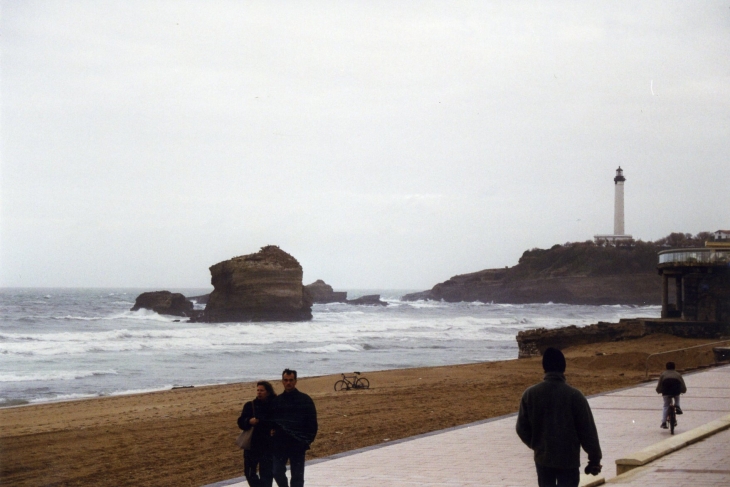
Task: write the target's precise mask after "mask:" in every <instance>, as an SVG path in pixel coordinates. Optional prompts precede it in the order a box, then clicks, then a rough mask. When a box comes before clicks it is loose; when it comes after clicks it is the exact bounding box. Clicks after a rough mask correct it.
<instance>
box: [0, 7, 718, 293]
mask: <svg viewBox="0 0 730 487" xmlns="http://www.w3.org/2000/svg"><path fill="white" fill-rule="evenodd" d="M0 49H1V50H0V97H1V102H0V103H1V105H0V109H1V113H0V137H1V138H0V144H1V145H0V151H1V152H0V156H1V159H0V161H1V163H0V286H7V287H25V286H27V287H137V288H139V287H142V288H149V290H159V289H167V288H181V287H210V272H209V270H208V268H209V267H210V266H211V265H213V264H215V263H217V262H220V261H223V260H226V259H229V258H232V257H234V256H238V255H244V254H249V253H253V252H256V251H258V250H259V249H260V248H261V247H262V246H265V245H269V244H274V245H278V246H279V247H281V248H282V249H283V250H285V251H286V252H288V253H290V254H291V255H293V256H294V257H295V258H296V259H297V260H298V261H299V262H300V264H301V265H302V267H303V269H304V282H305V284H307V283H310V282H313V281H314V280H316V279H323V280H325V281H326V282H327V283H329V284H331V285H332V286H333V287H334V288H335V289H336V290H337V289H342V290H346V289H348V288H349V289H355V288H381V289H413V290H419V289H428V288H430V287H432V286H433V285H434V284H436V283H438V282H442V281H444V280H446V279H448V278H449V277H451V276H453V275H456V274H463V273H467V272H474V271H478V270H481V269H486V268H496V267H504V266H513V265H515V264H517V262H518V260H519V258H520V256H521V255H522V253H523V252H524V251H525V250H528V249H532V248H536V247H537V248H549V247H551V246H553V245H554V244H562V243H565V242H576V241H585V240H590V239H592V238H593V235H595V234H607V233H609V234H610V233H612V232H613V194H614V183H613V177H614V175H615V170H616V168H617V167H618V166H619V165H620V166H621V167H622V168H623V170H624V176H625V177H626V183H625V208H626V210H625V214H626V229H625V230H626V233H628V234H631V235H633V236H634V238H640V239H642V240H656V239H658V238H661V237H663V236H666V235H667V234H669V233H671V232H685V233H693V234H696V233H698V232H700V231H715V230H718V229H730V162H729V161H728V157H729V154H730V1H727V0H725V1H704V2H685V1H639V2H540V1H503V2H502V1H494V2H484V1H473V2H472V1H455V2H425V1H423V2H412V1H400V2H399V1H382V2H381V1H351V2H327V1H313V2H310V1H297V2H294V1H286V2H285V1H265V2H263V1H262V2H252V1H206V2H203V1H191V2H185V1H169V2H167V1H153V0H144V1H133V0H124V1H113V0H112V1H105V2H97V1H73V0H65V1H60V2H55V1H32V0H28V1H26V0H23V1H20V0H0Z"/></svg>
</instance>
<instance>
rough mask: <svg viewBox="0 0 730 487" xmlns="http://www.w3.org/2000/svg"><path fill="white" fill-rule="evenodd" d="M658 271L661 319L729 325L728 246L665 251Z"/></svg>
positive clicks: (660, 259)
mask: <svg viewBox="0 0 730 487" xmlns="http://www.w3.org/2000/svg"><path fill="white" fill-rule="evenodd" d="M657 270H658V272H659V274H660V275H661V276H662V318H680V319H682V320H685V321H700V322H717V323H723V324H726V325H730V242H728V243H727V244H724V245H721V246H719V245H712V246H708V247H705V248H698V249H673V250H664V251H662V252H659V264H658V266H657ZM670 287H673V288H674V289H673V291H674V292H673V293H670Z"/></svg>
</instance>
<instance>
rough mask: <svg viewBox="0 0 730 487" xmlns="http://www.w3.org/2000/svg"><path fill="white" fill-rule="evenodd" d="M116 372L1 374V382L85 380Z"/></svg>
mask: <svg viewBox="0 0 730 487" xmlns="http://www.w3.org/2000/svg"><path fill="white" fill-rule="evenodd" d="M116 374H117V371H116V370H111V369H110V370H95V371H92V370H65V371H63V370H54V371H50V372H33V373H25V374H24V373H0V382H25V381H28V382H35V381H45V380H49V381H54V380H74V379H83V378H84V377H92V376H102V375H116Z"/></svg>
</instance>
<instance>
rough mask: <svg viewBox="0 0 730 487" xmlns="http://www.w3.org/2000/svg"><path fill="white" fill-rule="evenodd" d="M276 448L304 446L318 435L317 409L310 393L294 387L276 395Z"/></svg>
mask: <svg viewBox="0 0 730 487" xmlns="http://www.w3.org/2000/svg"><path fill="white" fill-rule="evenodd" d="M271 421H272V422H273V423H274V430H275V431H274V437H273V445H274V449H275V450H276V449H289V448H304V449H305V450H309V445H310V444H311V443H312V442H313V441H314V438H315V436H317V429H318V425H317V409H316V408H315V407H314V401H312V398H311V397H309V396H308V395H306V394H304V393H303V392H300V391H299V390H298V389H294V390H292V391H291V392H282V393H281V394H279V395H278V396H276V398H275V400H274V402H273V404H272V414H271Z"/></svg>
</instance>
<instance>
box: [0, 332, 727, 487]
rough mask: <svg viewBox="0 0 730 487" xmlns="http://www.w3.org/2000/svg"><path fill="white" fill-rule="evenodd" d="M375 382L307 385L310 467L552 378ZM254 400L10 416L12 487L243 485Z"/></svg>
mask: <svg viewBox="0 0 730 487" xmlns="http://www.w3.org/2000/svg"><path fill="white" fill-rule="evenodd" d="M710 341H711V340H690V339H680V338H676V337H670V336H666V335H653V336H650V337H645V338H642V339H640V340H632V341H625V342H612V343H597V344H591V345H583V346H578V347H572V348H569V349H566V350H565V354H566V357H567V359H568V370H567V372H566V377H567V379H568V382H569V383H570V384H572V385H573V386H575V387H578V388H579V389H580V390H582V391H583V393H584V394H586V395H591V394H596V393H599V392H605V391H610V390H613V389H618V388H621V387H626V386H630V385H634V384H637V383H640V382H642V381H643V380H644V364H645V361H646V357H647V356H648V355H649V354H650V353H655V352H659V351H665V350H673V349H677V348H683V347H688V346H692V345H697V344H701V343H707V342H710ZM670 359H671V360H675V361H676V362H677V363H678V367H679V368H691V367H696V366H697V365H699V364H707V363H711V362H712V350H711V347H705V348H700V349H697V350H693V351H689V352H682V353H680V354H676V355H673V356H661V357H659V358H656V359H655V360H653V362H652V363H653V366H652V368H651V369H650V371H654V372H658V371H659V370H661V369H662V368H663V364H664V362H666V361H667V360H670ZM300 372H302V373H304V371H300ZM338 372H343V371H338ZM345 372H349V371H345ZM364 375H365V376H366V377H367V378H368V379H369V380H370V389H369V390H361V391H345V392H334V390H333V384H334V382H335V381H336V380H337V379H338V378H339V374H335V375H330V376H322V377H311V378H302V379H300V381H299V384H298V387H299V389H300V390H302V391H303V392H306V393H308V394H310V395H311V396H312V398H313V399H314V401H315V404H316V405H317V410H318V416H319V424H320V431H319V434H318V436H317V439H316V440H315V442H314V443H313V445H312V449H311V450H310V451H309V452H308V456H307V458H309V459H311V458H318V457H323V456H328V455H332V454H335V453H339V452H343V451H348V450H352V449H355V448H361V447H365V446H371V445H376V444H378V443H382V442H384V441H388V440H395V439H400V438H405V437H409V436H413V435H417V434H421V433H426V432H429V431H434V430H439V429H443V428H448V427H450V426H456V425H460V424H465V423H470V422H473V421H478V420H482V419H487V418H491V417H495V416H501V415H504V414H509V413H513V412H515V411H516V410H517V407H518V403H519V398H520V396H521V395H522V392H523V391H524V389H525V388H527V387H528V386H530V385H532V384H534V383H536V382H538V381H540V380H542V368H541V366H540V359H539V358H533V359H523V360H510V361H502V362H485V363H479V364H469V365H455V366H445V367H428V368H418V369H401V370H388V371H381V372H368V373H367V374H364ZM274 384H275V388H276V390H277V392H280V391H281V390H282V387H281V384H280V383H278V382H275V383H274ZM254 391H255V386H254V384H252V383H239V384H229V385H221V386H208V387H196V388H189V389H176V390H171V391H164V392H155V393H146V394H137V395H129V396H115V397H103V398H94V399H86V400H81V401H69V402H60V403H48V404H38V405H31V406H21V407H13V408H4V409H0V483H1V484H3V485H22V486H25V485H28V486H30V485H33V486H37V485H109V486H111V485H114V486H118V485H145V486H168V485H181V486H185V485H189V486H200V485H204V484H207V483H212V482H216V481H219V480H224V479H230V478H233V477H238V476H241V475H242V474H243V462H242V455H241V451H240V450H238V449H237V448H236V446H235V444H234V443H233V440H234V439H235V437H236V435H237V434H238V433H239V430H238V427H237V426H236V419H237V418H238V416H239V414H240V412H241V407H242V406H243V403H244V402H245V401H248V400H250V399H252V398H253V396H254V394H255V392H254Z"/></svg>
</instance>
